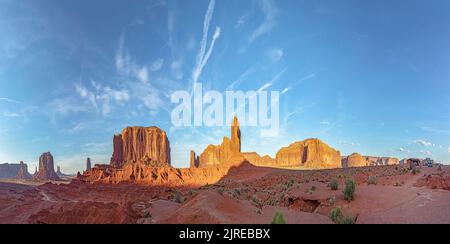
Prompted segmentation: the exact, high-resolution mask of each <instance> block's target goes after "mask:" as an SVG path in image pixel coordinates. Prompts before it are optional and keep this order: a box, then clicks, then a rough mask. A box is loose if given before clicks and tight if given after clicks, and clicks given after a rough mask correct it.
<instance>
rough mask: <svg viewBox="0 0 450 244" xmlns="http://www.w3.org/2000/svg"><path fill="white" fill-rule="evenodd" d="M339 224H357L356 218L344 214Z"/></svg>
mask: <svg viewBox="0 0 450 244" xmlns="http://www.w3.org/2000/svg"><path fill="white" fill-rule="evenodd" d="M339 224H342V225H352V224H355V220H354V219H353V218H352V217H350V216H344V217H343V218H342V220H341V222H340V223H339Z"/></svg>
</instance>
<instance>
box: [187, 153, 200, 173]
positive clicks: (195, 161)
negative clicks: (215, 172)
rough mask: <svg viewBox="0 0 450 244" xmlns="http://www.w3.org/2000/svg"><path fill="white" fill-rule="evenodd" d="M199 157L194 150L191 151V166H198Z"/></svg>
mask: <svg viewBox="0 0 450 244" xmlns="http://www.w3.org/2000/svg"><path fill="white" fill-rule="evenodd" d="M198 164H199V157H198V156H197V155H196V154H195V152H194V151H191V155H190V157H189V168H191V169H193V168H198Z"/></svg>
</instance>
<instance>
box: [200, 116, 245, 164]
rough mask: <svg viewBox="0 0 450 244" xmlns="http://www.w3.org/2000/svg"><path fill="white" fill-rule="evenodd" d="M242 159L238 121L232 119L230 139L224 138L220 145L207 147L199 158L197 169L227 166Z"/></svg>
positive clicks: (235, 118)
mask: <svg viewBox="0 0 450 244" xmlns="http://www.w3.org/2000/svg"><path fill="white" fill-rule="evenodd" d="M238 159H243V156H242V155H241V131H240V129H239V121H238V119H237V117H234V119H233V122H232V124H231V139H230V138H229V137H224V138H223V140H222V143H221V144H220V145H209V146H208V147H206V149H205V150H204V151H203V152H202V153H201V154H200V156H199V163H198V167H199V168H201V167H209V166H220V165H229V164H230V163H231V162H232V161H239V160H238Z"/></svg>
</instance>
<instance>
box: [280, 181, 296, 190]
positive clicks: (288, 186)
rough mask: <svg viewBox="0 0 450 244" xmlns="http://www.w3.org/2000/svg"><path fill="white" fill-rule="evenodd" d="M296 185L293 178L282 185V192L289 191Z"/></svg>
mask: <svg viewBox="0 0 450 244" xmlns="http://www.w3.org/2000/svg"><path fill="white" fill-rule="evenodd" d="M294 183H295V181H294V179H292V178H291V179H289V180H288V181H287V182H285V183H283V184H281V190H283V191H287V190H289V189H291V188H292V186H294Z"/></svg>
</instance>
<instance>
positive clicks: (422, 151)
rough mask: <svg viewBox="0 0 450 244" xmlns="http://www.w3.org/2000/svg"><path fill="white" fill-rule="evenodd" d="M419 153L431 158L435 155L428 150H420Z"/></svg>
mask: <svg viewBox="0 0 450 244" xmlns="http://www.w3.org/2000/svg"><path fill="white" fill-rule="evenodd" d="M419 153H421V154H423V155H425V156H431V155H433V154H432V153H431V152H430V151H428V150H420V151H419Z"/></svg>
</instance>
